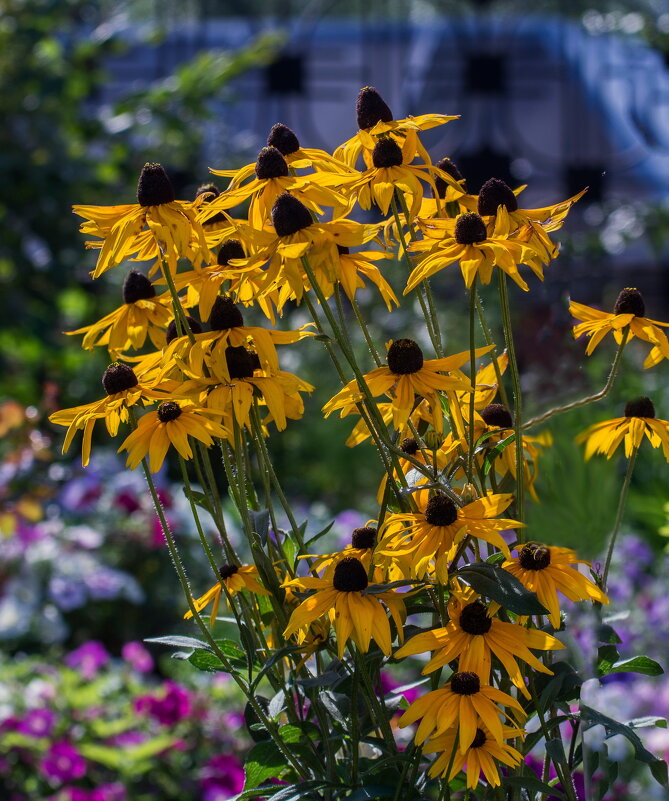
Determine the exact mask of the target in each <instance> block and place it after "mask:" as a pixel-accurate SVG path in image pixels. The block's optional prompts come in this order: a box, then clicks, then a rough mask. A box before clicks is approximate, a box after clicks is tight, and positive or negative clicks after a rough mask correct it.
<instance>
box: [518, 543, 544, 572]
mask: <svg viewBox="0 0 669 801" xmlns="http://www.w3.org/2000/svg"><path fill="white" fill-rule="evenodd" d="M518 561H519V562H520V566H521V567H522V568H523V569H524V570H544V569H545V568H547V567H548V565H550V563H551V551H550V548H547V547H546V546H545V545H539V544H538V543H536V542H528V543H527V545H524V546H523V547H522V549H521V551H520V554H519V555H518Z"/></svg>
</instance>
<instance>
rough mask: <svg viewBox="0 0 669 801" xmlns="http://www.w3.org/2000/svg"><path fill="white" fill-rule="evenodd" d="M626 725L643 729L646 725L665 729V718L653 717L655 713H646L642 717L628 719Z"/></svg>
mask: <svg viewBox="0 0 669 801" xmlns="http://www.w3.org/2000/svg"><path fill="white" fill-rule="evenodd" d="M627 725H628V726H629V727H630V729H643V728H645V727H646V726H657V728H658V729H666V728H667V719H666V718H658V717H655V715H646V716H645V717H643V718H634V719H633V720H628V721H627Z"/></svg>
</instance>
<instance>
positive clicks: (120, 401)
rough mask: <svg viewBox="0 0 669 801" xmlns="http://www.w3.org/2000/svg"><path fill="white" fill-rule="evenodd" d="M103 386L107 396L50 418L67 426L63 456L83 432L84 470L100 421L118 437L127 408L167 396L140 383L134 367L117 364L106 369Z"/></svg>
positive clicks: (125, 417)
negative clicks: (76, 435)
mask: <svg viewBox="0 0 669 801" xmlns="http://www.w3.org/2000/svg"><path fill="white" fill-rule="evenodd" d="M102 386H103V387H104V389H105V392H106V393H107V397H105V398H102V399H100V400H97V401H93V402H92V403H87V404H84V405H83V406H75V407H73V408H71V409H61V410H60V411H58V412H54V413H53V414H52V415H51V416H50V417H49V420H50V422H52V423H54V424H55V425H58V426H67V427H68V428H67V433H66V434H65V441H64V442H63V453H67V451H68V449H69V447H70V445H71V444H72V440H73V438H74V435H75V434H76V433H77V431H80V430H83V432H84V437H83V442H82V447H81V463H82V465H83V466H84V467H86V465H87V464H88V462H89V460H90V456H91V438H92V436H93V428H94V426H95V423H96V421H97V420H104V421H105V425H106V426H107V431H108V432H109V435H110V436H112V437H115V436H116V434H117V433H118V429H119V425H120V424H121V423H127V422H128V420H129V413H128V409H129V408H130V407H131V406H134V405H135V404H137V403H145V402H147V401H153V400H155V399H156V398H163V397H165V396H164V394H161V393H160V392H155V391H154V390H153V389H152V388H151V387H149V386H147V385H145V384H143V383H140V382H138V380H137V376H136V375H135V373H134V371H133V370H132V368H130V367H128V366H127V365H126V364H119V363H117V362H115V363H114V364H110V365H109V367H108V368H107V369H106V370H105V372H104V374H103V376H102Z"/></svg>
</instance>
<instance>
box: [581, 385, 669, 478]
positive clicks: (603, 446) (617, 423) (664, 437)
mask: <svg viewBox="0 0 669 801" xmlns="http://www.w3.org/2000/svg"><path fill="white" fill-rule="evenodd" d="M644 437H647V439H648V441H649V442H650V444H651V445H652V446H653V448H660V447H661V448H662V452H663V453H664V458H665V459H666V460H667V461H668V462H669V421H667V420H660V419H659V418H657V417H655V406H654V405H653V401H652V400H651V399H650V398H637V399H636V400H632V401H630V402H629V403H627V404H626V406H625V416H624V417H616V418H614V419H613V420H604V421H603V422H601V423H595V424H594V425H592V426H590V427H589V428H586V430H585V431H582V432H581V433H580V434H579V435H578V437H576V442H578V443H581V442H585V458H586V460H588V459H590V458H591V457H592V456H593V455H594V454H595V453H603V454H605V455H606V458H607V459H610V458H611V457H612V456H613V454H614V453H615V452H616V450H617V448H618V446H619V445H620V443H621V442H623V441H624V443H625V456H626V457H627V458H629V457H630V456H631V455H632V453H633V451H635V450H636V449H637V448H638V447H639V446H640V445H641V443H642V442H643V438H644Z"/></svg>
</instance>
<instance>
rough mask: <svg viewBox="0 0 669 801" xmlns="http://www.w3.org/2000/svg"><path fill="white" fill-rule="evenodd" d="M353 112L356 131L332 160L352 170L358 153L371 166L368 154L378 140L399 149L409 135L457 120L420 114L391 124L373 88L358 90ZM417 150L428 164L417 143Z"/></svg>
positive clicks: (451, 117) (385, 108) (385, 107)
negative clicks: (387, 139) (388, 140)
mask: <svg viewBox="0 0 669 801" xmlns="http://www.w3.org/2000/svg"><path fill="white" fill-rule="evenodd" d="M355 110H356V118H357V122H358V128H359V130H358V132H357V133H356V134H355V135H354V136H352V137H351V138H350V139H349V140H348V141H346V142H344V144H343V145H340V146H339V147H338V148H337V149H336V150H335V152H334V157H335V159H337V160H339V161H343V162H345V163H346V164H347V165H349V167H355V164H356V162H357V160H358V156H359V155H360V153H361V152H362V153H363V156H364V159H365V163H366V164H367V166H368V167H369V166H371V153H372V151H373V150H374V147H375V146H376V143H377V141H378V137H380V136H386V137H392V138H393V139H395V140H396V141H397V142H398V144H400V145H401V144H402V141H403V140H404V138H405V137H406V136H407V134H408V133H409V132H410V131H413V132H414V133H415V132H416V131H427V130H428V129H430V128H435V127H437V126H438V125H443V124H444V123H446V122H450V121H451V120H457V119H458V116H457V115H456V116H450V117H449V116H447V115H446V114H421V115H420V116H418V117H406V118H405V119H402V120H394V119H393V113H392V111H391V110H390V109H389V108H388V106H387V104H386V103H385V101H384V100H383V98H382V97H381V95H380V94H379V93H378V92H377V91H376V89H375V88H374V87H373V86H365V87H363V88H362V89H361V90H360V92H359V93H358V99H357V101H356V109H355ZM418 147H419V153H420V155H421V157H422V158H423V159H424V161H425V162H426V163H428V164H429V163H430V157H429V155H428V153H427V151H426V150H425V148H424V147H423V146H422V145H420V143H419V145H418Z"/></svg>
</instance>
